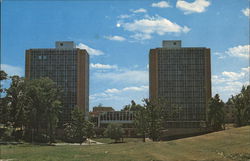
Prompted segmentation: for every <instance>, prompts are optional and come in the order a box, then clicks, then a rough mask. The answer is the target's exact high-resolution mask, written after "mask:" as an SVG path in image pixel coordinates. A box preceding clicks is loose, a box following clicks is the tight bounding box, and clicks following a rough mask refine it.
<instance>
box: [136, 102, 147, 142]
mask: <svg viewBox="0 0 250 161" xmlns="http://www.w3.org/2000/svg"><path fill="white" fill-rule="evenodd" d="M134 124H135V127H136V128H137V130H138V132H139V134H141V135H142V136H143V142H145V141H146V135H147V130H148V122H147V113H146V108H145V107H143V106H141V108H140V109H139V110H138V111H136V112H135V114H134Z"/></svg>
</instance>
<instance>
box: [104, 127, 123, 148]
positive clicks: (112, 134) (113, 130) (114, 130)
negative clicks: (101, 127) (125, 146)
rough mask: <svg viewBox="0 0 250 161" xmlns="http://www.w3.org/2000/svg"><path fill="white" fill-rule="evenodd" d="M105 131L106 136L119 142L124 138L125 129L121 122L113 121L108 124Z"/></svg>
mask: <svg viewBox="0 0 250 161" xmlns="http://www.w3.org/2000/svg"><path fill="white" fill-rule="evenodd" d="M104 133H105V136H107V137H109V138H110V139H114V140H115V142H116V143H117V142H119V141H120V140H121V138H123V134H124V130H123V129H122V126H121V124H116V123H111V124H109V125H108V127H107V129H106V130H105V132H104Z"/></svg>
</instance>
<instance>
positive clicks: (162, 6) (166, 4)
mask: <svg viewBox="0 0 250 161" xmlns="http://www.w3.org/2000/svg"><path fill="white" fill-rule="evenodd" d="M151 6H152V7H159V8H168V7H171V6H170V4H169V3H168V2H166V1H160V2H158V3H152V5H151Z"/></svg>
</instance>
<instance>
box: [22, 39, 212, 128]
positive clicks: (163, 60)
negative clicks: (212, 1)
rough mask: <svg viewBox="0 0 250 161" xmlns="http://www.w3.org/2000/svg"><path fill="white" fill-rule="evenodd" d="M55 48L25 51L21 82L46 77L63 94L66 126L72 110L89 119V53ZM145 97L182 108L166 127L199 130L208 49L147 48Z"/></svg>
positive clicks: (206, 93)
mask: <svg viewBox="0 0 250 161" xmlns="http://www.w3.org/2000/svg"><path fill="white" fill-rule="evenodd" d="M55 45H56V47H55V48H43V49H29V50H26V64H25V77H26V79H29V80H32V79H37V78H40V77H49V78H50V79H52V80H53V81H54V82H55V83H56V84H57V85H58V86H59V87H60V88H61V89H62V90H63V99H62V101H63V112H62V114H63V115H62V117H61V120H62V121H63V122H68V121H70V118H71V116H70V115H71V110H72V108H74V107H76V106H77V107H78V108H80V109H81V110H82V111H83V112H84V114H85V117H86V118H88V112H89V55H88V52H87V51H86V50H84V49H79V48H76V45H75V44H74V42H72V41H58V42H56V43H55ZM149 97H150V99H157V98H164V99H166V100H167V101H169V102H171V103H172V104H175V105H177V106H178V107H181V110H180V111H179V113H178V115H175V116H174V117H171V118H169V121H168V122H167V123H166V125H167V127H169V128H170V127H177V128H178V127H179V128H191V127H193V128H194V127H200V126H201V124H203V123H205V121H206V119H207V118H206V117H207V108H208V101H209V99H210V98H211V64H210V49H209V48H204V47H189V48H186V47H184V48H183V47H182V46H181V41H179V40H176V41H175V40H171V41H169V40H166V41H163V45H162V47H161V48H155V49H150V52H149ZM166 108H171V107H166ZM168 110H169V111H171V110H172V109H168Z"/></svg>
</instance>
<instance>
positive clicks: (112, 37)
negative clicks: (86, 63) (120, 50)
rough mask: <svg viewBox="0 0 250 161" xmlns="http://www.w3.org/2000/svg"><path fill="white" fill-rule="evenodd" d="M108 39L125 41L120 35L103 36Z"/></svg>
mask: <svg viewBox="0 0 250 161" xmlns="http://www.w3.org/2000/svg"><path fill="white" fill-rule="evenodd" d="M105 38H106V39H108V40H114V41H125V40H126V39H125V38H124V37H122V36H105Z"/></svg>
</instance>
